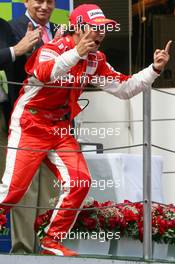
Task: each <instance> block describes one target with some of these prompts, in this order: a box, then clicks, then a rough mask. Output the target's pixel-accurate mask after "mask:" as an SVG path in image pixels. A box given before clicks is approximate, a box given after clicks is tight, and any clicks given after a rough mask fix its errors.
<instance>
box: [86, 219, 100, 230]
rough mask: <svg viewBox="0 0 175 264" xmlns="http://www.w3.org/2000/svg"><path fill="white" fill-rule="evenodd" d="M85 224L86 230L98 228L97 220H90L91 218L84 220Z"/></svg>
mask: <svg viewBox="0 0 175 264" xmlns="http://www.w3.org/2000/svg"><path fill="white" fill-rule="evenodd" d="M83 222H84V225H85V226H86V228H87V229H89V230H92V229H95V228H96V226H97V220H96V219H94V218H90V217H88V218H84V219H83Z"/></svg>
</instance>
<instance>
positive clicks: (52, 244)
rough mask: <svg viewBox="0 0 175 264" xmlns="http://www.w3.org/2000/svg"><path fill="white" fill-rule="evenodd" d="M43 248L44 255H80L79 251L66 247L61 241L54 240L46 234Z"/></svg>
mask: <svg viewBox="0 0 175 264" xmlns="http://www.w3.org/2000/svg"><path fill="white" fill-rule="evenodd" d="M41 248H42V249H43V250H42V251H40V254H42V255H57V256H67V257H71V256H78V253H77V252H75V251H73V250H71V249H69V248H66V247H65V246H63V245H62V244H61V243H60V242H58V241H56V240H54V239H53V238H51V237H48V236H45V237H44V238H43V239H42V241H41Z"/></svg>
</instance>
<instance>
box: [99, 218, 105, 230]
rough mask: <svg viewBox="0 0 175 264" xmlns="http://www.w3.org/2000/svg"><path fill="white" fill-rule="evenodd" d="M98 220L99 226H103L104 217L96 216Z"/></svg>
mask: <svg viewBox="0 0 175 264" xmlns="http://www.w3.org/2000/svg"><path fill="white" fill-rule="evenodd" d="M98 221H99V224H100V227H101V228H104V227H105V218H104V216H103V215H100V216H98Z"/></svg>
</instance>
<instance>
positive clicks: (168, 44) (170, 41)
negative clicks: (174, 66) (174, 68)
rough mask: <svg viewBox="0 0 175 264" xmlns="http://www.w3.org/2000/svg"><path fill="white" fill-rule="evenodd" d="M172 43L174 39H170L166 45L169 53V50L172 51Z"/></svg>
mask: <svg viewBox="0 0 175 264" xmlns="http://www.w3.org/2000/svg"><path fill="white" fill-rule="evenodd" d="M171 43H172V40H169V41H168V42H167V44H166V46H165V51H166V52H167V53H169V51H170V47H171Z"/></svg>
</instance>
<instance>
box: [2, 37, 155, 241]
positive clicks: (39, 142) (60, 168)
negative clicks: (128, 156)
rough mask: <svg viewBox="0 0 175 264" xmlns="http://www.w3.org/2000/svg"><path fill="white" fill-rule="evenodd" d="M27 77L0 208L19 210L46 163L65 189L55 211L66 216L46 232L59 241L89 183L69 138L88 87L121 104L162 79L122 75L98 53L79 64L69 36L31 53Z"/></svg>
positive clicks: (150, 73)
mask: <svg viewBox="0 0 175 264" xmlns="http://www.w3.org/2000/svg"><path fill="white" fill-rule="evenodd" d="M26 71H27V73H28V78H27V79H26V80H25V85H24V86H23V87H22V89H21V91H20V96H19V98H18V99H17V101H16V104H15V107H14V110H13V113H12V117H11V123H10V133H9V140H8V147H11V148H8V150H7V161H6V168H5V172H4V176H3V179H2V184H1V185H0V202H1V203H2V202H3V203H11V204H16V203H17V202H18V201H19V200H20V199H21V198H22V196H23V195H24V194H25V192H26V191H27V189H28V187H29V185H30V183H31V181H32V178H33V175H34V174H35V172H36V170H37V169H38V167H39V165H40V163H41V162H42V160H44V161H45V162H46V164H47V165H48V166H49V168H50V169H51V170H52V171H53V173H54V174H55V176H56V177H57V179H58V180H59V181H60V182H61V183H62V186H63V193H62V194H61V196H60V198H59V200H58V203H57V205H56V207H57V208H61V209H63V210H60V211H59V210H54V212H53V215H52V217H51V222H50V224H49V226H48V227H47V228H46V229H45V231H46V233H47V235H48V236H51V237H56V238H58V239H60V237H61V236H62V234H63V233H64V234H65V232H68V231H69V230H70V229H71V227H72V226H73V224H74V221H75V219H76V216H77V212H76V211H70V210H66V208H70V207H71V208H79V207H81V205H82V203H83V200H84V199H85V197H86V195H87V192H88V190H89V188H90V182H91V179H90V174H89V171H88V168H87V166H86V162H85V160H84V157H83V155H82V153H78V152H76V150H79V145H78V143H77V142H76V140H75V138H74V137H73V136H72V135H71V134H70V133H69V128H70V123H71V120H72V119H73V118H74V117H75V116H76V115H77V114H78V113H79V112H80V107H79V106H78V104H77V99H78V97H79V96H80V94H81V93H82V92H83V89H84V87H85V86H86V85H87V84H93V85H95V86H99V87H100V88H101V89H103V90H105V91H107V92H109V93H111V94H113V95H115V96H117V97H119V98H121V99H129V98H131V97H132V96H134V95H136V94H138V93H139V92H141V91H143V90H145V89H149V88H150V86H151V84H152V82H153V81H154V79H155V78H156V77H157V76H158V74H157V73H156V72H155V71H154V70H153V68H152V65H150V66H149V67H148V68H145V69H144V70H142V71H140V72H138V73H137V74H134V75H132V76H126V75H123V74H121V73H119V72H116V71H115V70H114V69H113V68H112V67H111V66H110V65H109V64H108V63H107V62H106V58H105V55H104V54H103V53H102V52H100V51H97V52H95V53H89V54H88V56H84V57H82V58H81V57H80V56H79V54H78V52H77V49H76V47H75V43H74V40H73V37H72V36H69V35H68V36H65V37H62V38H58V39H55V40H53V41H51V42H50V43H48V44H45V45H44V46H42V47H41V48H40V49H39V50H38V51H36V52H35V53H33V55H32V56H31V57H30V58H29V60H28V62H27V64H26ZM67 87H69V88H71V87H72V89H67ZM73 88H76V89H73ZM77 88H79V89H77ZM68 115H69V119H68V118H67V116H68ZM63 130H64V131H65V130H66V133H65V132H64V135H63V133H61V132H63ZM55 132H56V133H55ZM50 150H56V151H55V152H53V151H50ZM70 151H72V152H70ZM73 151H74V152H73ZM4 208H5V209H9V207H7V206H4ZM64 209H65V210H64Z"/></svg>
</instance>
